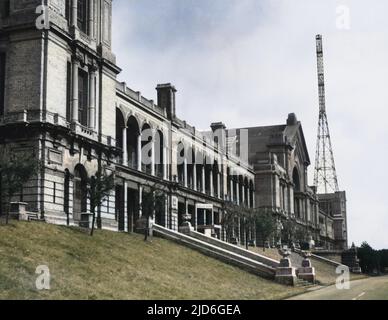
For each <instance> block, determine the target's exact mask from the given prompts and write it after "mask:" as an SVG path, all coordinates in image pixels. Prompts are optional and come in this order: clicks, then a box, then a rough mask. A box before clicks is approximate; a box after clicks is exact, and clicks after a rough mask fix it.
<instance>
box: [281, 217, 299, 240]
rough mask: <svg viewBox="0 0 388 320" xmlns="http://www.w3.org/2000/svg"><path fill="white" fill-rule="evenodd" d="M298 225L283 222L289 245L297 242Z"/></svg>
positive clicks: (291, 222) (290, 221)
mask: <svg viewBox="0 0 388 320" xmlns="http://www.w3.org/2000/svg"><path fill="white" fill-rule="evenodd" d="M296 232H297V230H296V223H295V222H294V221H292V220H286V221H284V222H283V233H284V235H285V238H286V240H287V242H288V245H290V244H291V242H293V241H294V240H295V236H296Z"/></svg>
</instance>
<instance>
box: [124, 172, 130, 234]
mask: <svg viewBox="0 0 388 320" xmlns="http://www.w3.org/2000/svg"><path fill="white" fill-rule="evenodd" d="M123 200H124V232H128V231H129V230H128V183H127V181H125V180H124V199H123Z"/></svg>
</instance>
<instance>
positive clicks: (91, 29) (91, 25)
mask: <svg viewBox="0 0 388 320" xmlns="http://www.w3.org/2000/svg"><path fill="white" fill-rule="evenodd" d="M93 18H94V0H90V3H89V21H88V22H89V36H90V38H92V39H93V38H94V20H93Z"/></svg>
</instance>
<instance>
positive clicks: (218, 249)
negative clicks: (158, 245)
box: [153, 224, 279, 280]
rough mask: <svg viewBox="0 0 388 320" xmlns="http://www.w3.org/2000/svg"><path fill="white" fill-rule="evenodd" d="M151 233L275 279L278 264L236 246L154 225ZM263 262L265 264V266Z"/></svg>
mask: <svg viewBox="0 0 388 320" xmlns="http://www.w3.org/2000/svg"><path fill="white" fill-rule="evenodd" d="M193 232H195V231H193ZM153 233H154V235H155V236H159V237H161V238H165V239H168V240H172V241H175V242H177V243H179V244H182V245H185V246H187V247H189V248H192V249H194V250H197V251H199V252H201V253H203V254H206V255H208V256H211V257H213V258H216V259H218V260H221V261H223V262H226V263H228V264H232V265H234V266H237V267H239V268H242V269H244V270H246V271H249V272H251V273H254V274H257V275H259V276H261V277H264V278H267V279H271V280H274V279H275V273H276V267H275V266H276V265H278V264H279V262H277V261H276V260H272V259H269V258H266V257H263V256H260V255H258V254H255V253H253V252H250V251H246V250H243V249H241V248H239V247H237V246H233V245H230V244H228V243H225V242H223V241H220V240H217V239H214V238H210V237H206V236H204V235H203V238H202V237H201V235H196V236H197V237H196V238H195V237H193V236H192V235H191V233H190V235H186V234H183V233H179V232H176V231H173V230H170V229H167V228H164V227H162V226H159V225H156V224H154V226H153ZM205 237H206V238H205ZM199 238H201V239H199ZM244 251H245V252H244ZM264 262H267V264H265V263H264Z"/></svg>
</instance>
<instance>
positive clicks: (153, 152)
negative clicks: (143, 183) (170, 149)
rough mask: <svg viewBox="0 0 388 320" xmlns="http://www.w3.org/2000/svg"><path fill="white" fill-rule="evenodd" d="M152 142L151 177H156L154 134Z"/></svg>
mask: <svg viewBox="0 0 388 320" xmlns="http://www.w3.org/2000/svg"><path fill="white" fill-rule="evenodd" d="M152 137H153V138H152V141H151V175H152V176H155V135H154V134H152Z"/></svg>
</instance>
